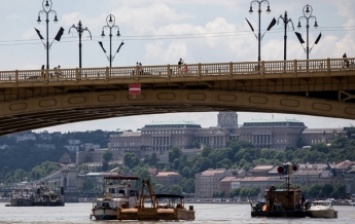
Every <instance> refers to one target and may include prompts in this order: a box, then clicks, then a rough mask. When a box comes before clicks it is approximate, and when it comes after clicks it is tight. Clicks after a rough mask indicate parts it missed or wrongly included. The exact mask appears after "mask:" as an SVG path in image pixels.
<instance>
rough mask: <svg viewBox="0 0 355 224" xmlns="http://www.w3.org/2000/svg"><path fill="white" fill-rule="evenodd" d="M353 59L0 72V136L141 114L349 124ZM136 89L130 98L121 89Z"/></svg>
mask: <svg viewBox="0 0 355 224" xmlns="http://www.w3.org/2000/svg"><path fill="white" fill-rule="evenodd" d="M354 62H355V58H348V59H345V60H344V59H343V58H335V59H329V58H327V59H316V60H289V61H262V62H227V63H209V64H201V63H198V64H188V65H187V67H186V68H185V67H184V68H179V67H178V65H156V66H143V67H136V66H132V67H112V68H108V67H106V68H83V69H78V68H75V69H60V70H16V71H0V102H1V104H0V124H1V125H0V135H5V134H9V133H14V132H19V131H24V130H31V129H37V128H43V127H48V126H54V125H60V124H67V123H72V122H79V121H88V120H96V119H103V118H112V117H122V116H130V115H141V114H159V113H174V112H208V111H245V112H247V111H251V112H275V113H289V114H304V115H316V116H325V117H335V118H347V119H355V104H354V102H355V65H354ZM132 83H139V84H140V85H141V94H140V95H130V94H129V91H128V88H129V84H132Z"/></svg>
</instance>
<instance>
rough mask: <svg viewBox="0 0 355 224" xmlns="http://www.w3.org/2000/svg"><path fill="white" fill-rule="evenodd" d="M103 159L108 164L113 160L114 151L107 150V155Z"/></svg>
mask: <svg viewBox="0 0 355 224" xmlns="http://www.w3.org/2000/svg"><path fill="white" fill-rule="evenodd" d="M102 158H103V159H104V160H105V161H107V162H108V161H110V160H111V159H112V158H113V152H112V150H106V151H105V153H104V154H103V156H102Z"/></svg>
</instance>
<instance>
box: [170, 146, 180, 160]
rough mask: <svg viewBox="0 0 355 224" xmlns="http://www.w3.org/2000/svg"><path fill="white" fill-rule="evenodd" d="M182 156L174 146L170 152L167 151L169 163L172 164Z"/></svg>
mask: <svg viewBox="0 0 355 224" xmlns="http://www.w3.org/2000/svg"><path fill="white" fill-rule="evenodd" d="M181 155H182V152H181V150H180V149H179V148H178V147H176V146H174V147H173V148H172V149H171V150H169V162H170V163H173V162H174V160H175V159H179V158H180V157H181Z"/></svg>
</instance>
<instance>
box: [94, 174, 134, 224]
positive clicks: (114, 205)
mask: <svg viewBox="0 0 355 224" xmlns="http://www.w3.org/2000/svg"><path fill="white" fill-rule="evenodd" d="M132 181H133V182H132ZM138 185H139V178H138V177H128V176H120V175H108V176H104V193H103V195H102V196H101V197H98V198H96V200H95V201H94V202H93V208H92V210H91V212H92V213H91V215H90V217H94V218H95V219H96V220H117V219H120V217H118V216H119V214H118V209H120V208H137V207H138V201H139V198H138V193H139V186H138Z"/></svg>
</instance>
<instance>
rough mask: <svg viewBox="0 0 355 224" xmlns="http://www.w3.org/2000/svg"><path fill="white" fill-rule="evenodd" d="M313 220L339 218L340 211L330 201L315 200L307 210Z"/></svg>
mask: <svg viewBox="0 0 355 224" xmlns="http://www.w3.org/2000/svg"><path fill="white" fill-rule="evenodd" d="M307 212H308V214H309V216H310V217H311V218H338V211H337V210H335V209H334V208H333V205H332V202H331V201H329V200H315V201H313V202H312V203H311V206H310V207H309V209H308V210H307Z"/></svg>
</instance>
